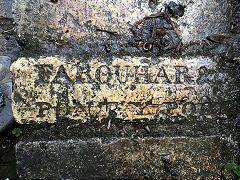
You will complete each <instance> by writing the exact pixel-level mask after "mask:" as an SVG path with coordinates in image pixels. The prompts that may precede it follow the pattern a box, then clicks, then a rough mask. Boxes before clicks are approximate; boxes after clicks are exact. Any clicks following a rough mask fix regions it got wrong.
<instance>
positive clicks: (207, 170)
mask: <svg viewBox="0 0 240 180" xmlns="http://www.w3.org/2000/svg"><path fill="white" fill-rule="evenodd" d="M235 146H236V142H233V141H231V140H228V139H224V138H221V137H219V136H208V137H201V138H189V137H175V138H146V139H137V140H133V139H126V138H120V139H111V140H109V141H108V142H102V141H101V139H100V138H99V139H96V138H95V139H89V140H88V141H82V140H72V139H71V140H67V141H60V140H57V141H33V142H29V141H21V142H19V143H18V144H17V145H16V157H17V171H18V175H19V177H20V179H39V178H41V179H42V178H43V179H44V178H46V179H69V178H70V179H82V178H84V179H85V178H87V179H89V178H90V179H92V178H93V179H94V178H144V177H149V178H155V179H166V178H171V179H173V178H178V179H193V178H194V179H196V178H198V177H201V178H213V179H217V178H219V175H220V170H221V168H222V166H223V165H224V164H225V163H227V162H230V161H234V158H235V154H236V152H235V150H236V149H235Z"/></svg>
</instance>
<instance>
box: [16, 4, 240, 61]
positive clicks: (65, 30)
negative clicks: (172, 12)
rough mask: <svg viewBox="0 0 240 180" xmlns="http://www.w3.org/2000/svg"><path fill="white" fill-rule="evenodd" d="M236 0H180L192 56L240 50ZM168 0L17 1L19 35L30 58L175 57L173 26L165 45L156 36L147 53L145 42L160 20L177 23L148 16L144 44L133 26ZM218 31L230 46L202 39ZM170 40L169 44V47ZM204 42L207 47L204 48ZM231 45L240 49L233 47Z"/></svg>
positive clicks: (181, 26)
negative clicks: (235, 29)
mask: <svg viewBox="0 0 240 180" xmlns="http://www.w3.org/2000/svg"><path fill="white" fill-rule="evenodd" d="M232 1H233V0H220V1H216V0H201V1H199V0H192V1H189V0H178V1H176V2H177V3H180V4H182V5H183V6H184V7H185V12H184V15H183V16H182V17H179V18H171V19H172V20H173V21H174V22H175V24H176V26H177V28H178V34H179V35H180V37H181V39H182V42H183V44H184V46H187V47H188V46H189V43H190V44H194V43H196V44H197V45H193V48H190V50H188V49H186V50H183V51H185V53H187V54H189V53H192V52H193V50H194V51H196V50H198V51H199V49H200V50H201V49H204V51H206V52H208V53H211V54H214V53H215V54H216V53H218V54H224V55H225V54H226V52H227V54H228V55H229V54H232V53H231V52H232V51H234V53H237V52H238V51H237V50H234V49H238V47H237V46H236V45H231V44H236V43H237V42H238V40H236V39H237V38H236V35H234V34H231V33H230V21H231V20H232V14H231V12H233V11H234V8H233V3H232ZM168 3H169V1H167V0H164V1H156V3H152V2H151V1H145V0H144V1H143V0H141V1H128V0H125V1H122V0H121V1H119V0H114V1H111V2H110V1H108V0H101V1H95V0H91V1H89V0H84V1H75V0H69V1H68V2H65V1H58V2H57V3H52V2H51V1H32V0H25V1H18V0H15V1H14V3H13V17H14V20H15V22H16V27H15V28H16V34H17V38H18V40H19V41H20V42H22V43H23V44H24V49H23V52H22V54H23V55H24V56H32V57H33V56H35V57H36V56H39V55H43V54H44V55H48V56H49V55H58V54H61V55H66V56H75V57H77V56H79V55H82V56H84V55H86V54H101V53H104V54H105V53H106V54H111V53H122V54H129V53H138V52H141V53H147V54H153V55H158V54H161V55H169V52H168V51H165V49H171V48H172V49H174V48H176V46H177V45H178V44H179V40H178V39H177V38H176V34H175V33H174V31H173V30H167V33H166V36H165V37H164V38H163V39H164V40H160V41H164V42H160V43H159V40H154V43H155V45H154V47H155V48H153V49H152V50H149V51H148V52H145V51H144V48H143V44H144V43H146V42H147V41H148V40H149V38H150V37H151V33H152V31H153V30H152V29H153V27H154V24H155V23H156V26H157V27H162V25H163V24H164V26H166V27H167V28H169V27H171V25H170V23H167V22H166V20H164V19H163V18H162V17H158V18H151V19H148V20H146V21H145V22H144V23H142V24H141V25H139V27H138V29H140V31H141V33H140V34H142V35H141V36H142V37H141V38H142V41H141V42H142V44H141V43H140V42H137V40H138V38H140V36H139V37H137V38H136V37H134V36H136V34H138V33H136V32H135V33H134V32H133V31H131V30H130V28H133V25H134V24H136V23H137V22H139V21H140V20H141V19H143V18H144V17H146V16H150V15H152V14H156V13H157V12H159V11H160V10H161V9H163V11H164V9H165V6H166V5H167V4H168ZM99 29H102V30H106V31H111V32H116V34H117V35H116V34H115V35H112V34H111V33H106V32H104V31H99ZM133 29H134V28H133ZM135 30H136V29H135ZM134 34H135V35H134ZM212 34H228V35H229V36H230V40H229V42H228V43H227V44H228V45H221V44H220V45H219V44H217V45H214V46H213V47H212V46H211V47H209V45H208V44H206V43H204V42H202V40H203V39H206V37H207V36H209V35H212ZM134 38H136V39H135V40H134ZM135 41H136V42H135ZM233 42H234V43H233ZM235 42H236V43H235ZM138 43H139V44H138ZM165 43H166V44H167V45H166V46H164V44H165ZM135 44H137V45H135ZM169 44H170V45H169ZM202 44H205V46H207V47H203V46H202ZM229 45H231V46H234V47H235V48H230V49H228V46H229ZM106 46H107V48H106ZM190 46H191V45H190ZM33 47H36V48H33ZM109 47H110V48H109ZM106 49H107V50H106ZM159 49H160V50H159ZM162 51H163V52H162ZM170 54H171V53H170ZM238 54H239V53H238Z"/></svg>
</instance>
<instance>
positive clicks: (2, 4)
mask: <svg viewBox="0 0 240 180" xmlns="http://www.w3.org/2000/svg"><path fill="white" fill-rule="evenodd" d="M12 2H13V0H0V17H4V18H12Z"/></svg>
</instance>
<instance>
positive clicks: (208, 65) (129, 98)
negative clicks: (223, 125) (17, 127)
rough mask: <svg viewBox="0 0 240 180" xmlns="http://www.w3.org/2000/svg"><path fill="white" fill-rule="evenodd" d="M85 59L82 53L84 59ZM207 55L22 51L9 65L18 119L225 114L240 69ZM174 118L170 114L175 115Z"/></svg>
mask: <svg viewBox="0 0 240 180" xmlns="http://www.w3.org/2000/svg"><path fill="white" fill-rule="evenodd" d="M85 61H86V60H85ZM218 61H219V60H218V59H211V58H208V57H195V58H194V57H185V58H183V59H182V58H180V59H172V58H147V57H130V56H127V57H121V58H118V57H112V58H107V57H106V58H100V57H97V58H92V59H89V60H88V61H87V62H84V60H77V59H72V60H71V61H69V60H68V59H65V58H60V57H46V58H39V59H33V58H20V59H18V60H17V61H16V62H14V63H13V64H12V66H11V71H12V74H13V83H14V87H13V89H14V92H13V95H12V99H13V105H12V108H13V112H14V116H15V118H16V120H17V121H18V122H20V123H30V122H31V121H35V122H39V123H40V122H50V123H53V122H56V120H57V119H59V118H69V119H74V120H80V121H81V122H86V121H92V120H94V121H99V122H101V120H102V119H105V118H110V119H111V118H117V119H121V120H127V121H137V122H142V121H144V120H153V121H157V122H163V121H165V120H167V119H169V118H170V117H171V118H172V117H176V118H178V117H185V118H187V119H192V118H193V117H195V118H197V119H201V120H202V119H203V118H204V117H207V118H210V119H213V118H220V119H227V118H228V114H230V115H233V114H234V113H235V114H236V113H237V112H235V111H236V109H237V107H238V106H237V104H238V99H239V89H240V87H239V84H240V83H239V78H238V77H239V71H238V70H237V68H236V67H235V69H234V68H233V67H232V66H230V67H228V66H227V65H225V68H224V69H223V68H221V66H220V67H219V66H218V65H217V63H218ZM173 121H174V120H173Z"/></svg>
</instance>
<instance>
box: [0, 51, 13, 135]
mask: <svg viewBox="0 0 240 180" xmlns="http://www.w3.org/2000/svg"><path fill="white" fill-rule="evenodd" d="M10 64H11V58H9V57H7V56H0V132H1V131H3V130H4V129H6V128H7V127H8V126H9V125H10V124H12V123H13V122H14V120H13V113H12V104H11V102H12V101H11V93H12V81H11V79H10V74H11V73H10ZM1 93H2V95H3V96H1ZM1 98H2V101H1ZM1 102H2V106H1Z"/></svg>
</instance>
